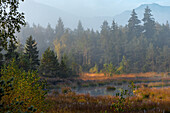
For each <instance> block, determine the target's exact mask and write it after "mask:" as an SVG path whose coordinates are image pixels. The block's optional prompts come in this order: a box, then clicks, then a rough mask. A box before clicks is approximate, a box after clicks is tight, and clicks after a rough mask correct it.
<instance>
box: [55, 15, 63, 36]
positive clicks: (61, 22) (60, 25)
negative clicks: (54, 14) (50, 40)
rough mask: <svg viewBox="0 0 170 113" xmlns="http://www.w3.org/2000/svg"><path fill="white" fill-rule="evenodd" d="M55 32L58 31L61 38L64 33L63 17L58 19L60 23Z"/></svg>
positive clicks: (57, 34)
mask: <svg viewBox="0 0 170 113" xmlns="http://www.w3.org/2000/svg"><path fill="white" fill-rule="evenodd" d="M55 33H56V36H57V38H59V39H60V37H61V36H62V35H63V34H64V24H63V21H62V19H61V18H59V20H58V24H57V26H56V28H55Z"/></svg>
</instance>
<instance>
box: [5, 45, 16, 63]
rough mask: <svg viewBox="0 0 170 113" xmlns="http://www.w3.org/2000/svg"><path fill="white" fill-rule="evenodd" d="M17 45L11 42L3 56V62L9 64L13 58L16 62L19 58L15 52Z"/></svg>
mask: <svg viewBox="0 0 170 113" xmlns="http://www.w3.org/2000/svg"><path fill="white" fill-rule="evenodd" d="M16 49H17V45H16V44H15V43H13V42H11V43H10V44H9V47H8V49H7V53H6V54H5V61H6V63H9V62H10V61H11V60H12V59H13V58H14V59H15V60H16V61H17V60H18V57H19V53H18V52H16Z"/></svg>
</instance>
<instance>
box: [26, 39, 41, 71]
mask: <svg viewBox="0 0 170 113" xmlns="http://www.w3.org/2000/svg"><path fill="white" fill-rule="evenodd" d="M38 53H39V51H38V50H37V43H36V42H35V40H34V39H33V38H32V36H30V37H29V38H28V39H27V40H26V46H25V53H24V54H25V57H26V58H27V60H28V69H27V70H36V69H37V68H38V66H39V59H38Z"/></svg>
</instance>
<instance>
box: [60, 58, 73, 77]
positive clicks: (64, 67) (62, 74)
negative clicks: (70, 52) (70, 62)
mask: <svg viewBox="0 0 170 113" xmlns="http://www.w3.org/2000/svg"><path fill="white" fill-rule="evenodd" d="M69 74H71V73H69V69H68V67H67V64H66V59H65V58H64V57H62V58H61V63H60V77H61V78H67V77H69Z"/></svg>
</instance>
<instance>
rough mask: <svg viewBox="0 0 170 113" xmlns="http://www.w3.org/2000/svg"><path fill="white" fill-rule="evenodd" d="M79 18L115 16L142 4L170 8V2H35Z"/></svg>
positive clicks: (140, 0)
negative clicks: (156, 4)
mask: <svg viewBox="0 0 170 113" xmlns="http://www.w3.org/2000/svg"><path fill="white" fill-rule="evenodd" d="M35 1H36V2H40V3H43V4H47V5H50V6H53V7H56V8H58V9H60V10H63V11H66V12H69V13H71V14H74V15H78V16H114V15H116V14H119V13H121V12H123V11H125V10H132V9H133V8H136V7H138V6H140V5H141V4H151V3H158V4H160V5H165V6H170V0H35Z"/></svg>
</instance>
